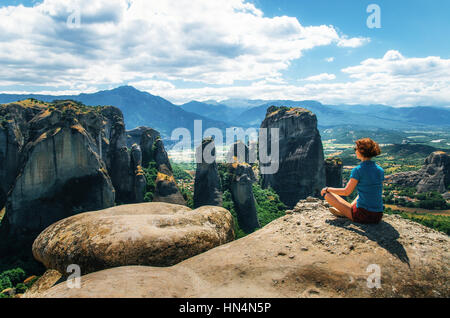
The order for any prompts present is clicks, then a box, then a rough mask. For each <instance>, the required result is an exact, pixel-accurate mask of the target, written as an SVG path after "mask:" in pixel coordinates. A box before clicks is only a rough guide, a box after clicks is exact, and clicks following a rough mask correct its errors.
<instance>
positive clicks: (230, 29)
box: [0, 0, 450, 106]
mask: <svg viewBox="0 0 450 318" xmlns="http://www.w3.org/2000/svg"><path fill="white" fill-rule="evenodd" d="M374 5H375V6H374ZM374 8H375V9H374ZM368 9H370V10H368ZM448 12H450V1H448V0H431V1H425V0H422V1H418V0H395V1H393V0H371V1H366V0H358V1H355V0H342V1H335V0H314V1H311V0H277V1H274V0H227V1H212V0H95V1H92V0H27V1H19V0H6V1H5V0H2V1H1V2H0V92H1V93H44V94H54V95H59V94H78V93H82V92H84V93H90V92H96V91H99V90H104V89H112V88H115V87H118V86H122V85H132V86H134V87H136V88H137V89H140V90H143V91H147V92H149V93H151V94H154V95H158V96H161V97H163V98H166V99H168V100H170V101H171V102H173V103H176V104H181V103H185V102H188V101H191V100H198V101H205V100H211V99H213V100H218V101H220V100H224V99H228V98H246V99H290V100H317V101H320V102H322V103H326V104H336V105H338V104H367V105H370V104H386V105H392V106H417V105H423V106H433V105H434V106H450V56H449V55H450V41H449V39H450V36H449V34H450V19H448V16H447V15H448ZM377 13H379V14H377ZM374 26H375V27H374Z"/></svg>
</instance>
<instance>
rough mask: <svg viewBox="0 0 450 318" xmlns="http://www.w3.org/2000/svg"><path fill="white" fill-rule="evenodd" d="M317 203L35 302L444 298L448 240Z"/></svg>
mask: <svg viewBox="0 0 450 318" xmlns="http://www.w3.org/2000/svg"><path fill="white" fill-rule="evenodd" d="M322 202H323V201H318V200H316V201H314V200H311V199H310V200H308V201H307V202H306V201H304V202H300V203H299V204H298V205H297V206H296V208H295V209H294V213H293V214H292V215H288V216H285V217H282V218H280V219H278V220H276V221H274V222H272V223H270V224H269V225H267V226H266V227H264V228H263V229H261V230H259V231H257V232H255V233H253V234H251V235H249V236H247V237H245V238H243V239H240V240H237V241H234V242H231V243H228V244H226V245H223V246H220V247H216V248H214V249H212V250H210V251H208V252H206V253H203V254H201V255H197V256H195V257H192V258H190V259H188V260H185V261H184V262H182V263H179V264H177V265H175V266H172V267H169V268H156V267H145V266H140V267H137V266H131V267H130V266H128V267H118V268H113V269H108V270H104V271H100V272H95V273H91V274H89V275H86V276H83V277H81V281H82V285H81V288H80V289H76V288H74V289H69V288H68V287H67V285H66V283H65V282H64V283H61V284H59V285H57V286H55V287H53V288H51V289H49V290H47V291H43V292H40V293H39V294H38V296H37V297H89V298H92V297H139V298H141V297H156V298H158V297H169V298H172V297H180V298H188V297H193V298H196V297H200V298H201V297H226V298H236V297H237V298H239V297H243V298H254V297H258V298H279V297H281V298H284V297H289V298H299V297H300V298H302V297H333V298H334V297H342V298H349V297H356V298H359V297H443V298H448V297H449V296H450V285H449V284H450V283H449V282H450V271H449V266H450V252H449V247H450V239H449V237H448V236H447V235H445V234H443V233H440V232H437V231H434V230H432V229H429V228H427V227H424V226H422V225H420V224H418V223H415V222H412V221H409V220H406V219H403V218H401V217H400V216H394V215H386V216H385V217H384V218H383V221H382V222H381V223H380V224H378V225H359V224H353V223H352V222H351V221H349V220H347V219H340V218H336V217H335V216H333V215H332V214H331V213H330V212H329V211H328V208H327V207H326V206H325V205H324V204H323V203H322ZM377 270H379V274H380V275H379V276H378V277H379V278H380V280H379V281H377ZM377 282H379V283H380V284H379V285H377ZM377 286H378V287H379V288H377Z"/></svg>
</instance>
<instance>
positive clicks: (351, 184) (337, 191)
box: [322, 178, 358, 197]
mask: <svg viewBox="0 0 450 318" xmlns="http://www.w3.org/2000/svg"><path fill="white" fill-rule="evenodd" d="M357 185H358V180H356V179H353V178H352V179H350V181H349V182H348V183H347V186H346V187H345V188H343V189H341V188H325V189H323V190H322V196H324V194H325V193H326V191H328V192H331V193H334V194H337V195H340V196H344V197H347V196H349V195H350V194H352V193H353V191H355V188H356V186H357Z"/></svg>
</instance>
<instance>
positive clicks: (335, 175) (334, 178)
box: [325, 157, 343, 188]
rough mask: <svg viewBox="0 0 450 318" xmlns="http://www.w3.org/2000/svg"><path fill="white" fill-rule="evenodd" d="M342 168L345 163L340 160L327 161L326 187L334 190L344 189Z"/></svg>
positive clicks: (334, 158)
mask: <svg viewBox="0 0 450 318" xmlns="http://www.w3.org/2000/svg"><path fill="white" fill-rule="evenodd" d="M342 168H343V163H342V160H341V159H340V158H336V157H333V158H327V159H325V175H326V186H327V187H332V188H342V186H343V184H342Z"/></svg>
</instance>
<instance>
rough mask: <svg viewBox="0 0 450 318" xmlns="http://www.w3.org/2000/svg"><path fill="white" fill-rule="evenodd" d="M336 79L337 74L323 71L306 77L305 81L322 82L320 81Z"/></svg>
mask: <svg viewBox="0 0 450 318" xmlns="http://www.w3.org/2000/svg"><path fill="white" fill-rule="evenodd" d="M334 79H336V75H334V74H328V73H322V74H318V75H314V76H310V77H307V78H305V81H311V82H320V81H331V80H334Z"/></svg>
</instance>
